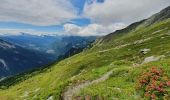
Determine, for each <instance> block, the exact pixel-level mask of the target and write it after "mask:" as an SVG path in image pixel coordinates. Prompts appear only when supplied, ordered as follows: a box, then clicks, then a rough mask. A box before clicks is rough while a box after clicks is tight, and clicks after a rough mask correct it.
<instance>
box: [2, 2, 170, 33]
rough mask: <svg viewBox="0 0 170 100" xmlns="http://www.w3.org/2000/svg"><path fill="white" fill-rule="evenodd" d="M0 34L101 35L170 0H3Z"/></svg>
mask: <svg viewBox="0 0 170 100" xmlns="http://www.w3.org/2000/svg"><path fill="white" fill-rule="evenodd" d="M0 2H1V3H0V35H20V34H21V33H23V32H24V33H28V34H32V35H76V36H101V35H106V34H109V33H111V32H114V31H115V30H119V29H122V28H124V27H126V26H127V25H129V24H131V23H133V22H136V21H139V20H142V19H145V18H148V17H149V16H151V15H153V14H155V13H157V12H159V11H160V10H162V9H163V8H165V7H167V6H170V0H0Z"/></svg>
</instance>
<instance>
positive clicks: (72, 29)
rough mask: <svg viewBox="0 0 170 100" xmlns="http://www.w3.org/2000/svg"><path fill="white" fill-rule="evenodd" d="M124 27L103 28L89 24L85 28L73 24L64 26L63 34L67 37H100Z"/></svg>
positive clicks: (117, 24)
mask: <svg viewBox="0 0 170 100" xmlns="http://www.w3.org/2000/svg"><path fill="white" fill-rule="evenodd" d="M125 26H126V25H125V24H122V23H115V24H111V25H108V26H103V25H101V24H89V25H87V26H85V27H80V26H77V25H75V24H65V25H64V30H65V33H67V34H69V35H79V36H101V35H106V34H108V33H111V32H113V31H115V30H118V29H122V28H124V27H125Z"/></svg>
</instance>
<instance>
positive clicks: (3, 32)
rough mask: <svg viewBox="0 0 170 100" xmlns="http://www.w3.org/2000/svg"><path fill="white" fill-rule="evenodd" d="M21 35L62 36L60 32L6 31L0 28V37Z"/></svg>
mask: <svg viewBox="0 0 170 100" xmlns="http://www.w3.org/2000/svg"><path fill="white" fill-rule="evenodd" d="M22 33H27V34H30V35H37V36H42V35H62V34H61V32H43V31H37V30H33V29H6V28H0V35H21V34H22Z"/></svg>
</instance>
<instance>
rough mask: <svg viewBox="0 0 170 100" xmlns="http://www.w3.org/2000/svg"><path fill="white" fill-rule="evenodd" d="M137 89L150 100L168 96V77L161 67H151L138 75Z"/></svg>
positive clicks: (169, 82)
mask: <svg viewBox="0 0 170 100" xmlns="http://www.w3.org/2000/svg"><path fill="white" fill-rule="evenodd" d="M137 89H138V90H142V95H143V96H144V97H146V98H149V99H152V100H156V99H165V98H169V96H170V91H169V90H170V79H169V78H168V77H167V75H165V74H164V71H163V69H161V68H157V67H152V68H151V69H149V70H147V71H146V72H144V73H142V75H141V76H140V77H139V80H138V84H137ZM169 99H170V98H169Z"/></svg>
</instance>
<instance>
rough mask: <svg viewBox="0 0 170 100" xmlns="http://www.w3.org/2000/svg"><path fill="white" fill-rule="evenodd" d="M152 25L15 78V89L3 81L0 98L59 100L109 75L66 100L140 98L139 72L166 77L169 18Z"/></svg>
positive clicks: (169, 68)
mask: <svg viewBox="0 0 170 100" xmlns="http://www.w3.org/2000/svg"><path fill="white" fill-rule="evenodd" d="M168 12H169V10H168ZM161 16H162V15H161ZM154 22H156V23H153V24H151V25H149V26H147V27H139V29H137V30H135V31H125V32H123V33H120V35H113V37H112V38H111V39H108V40H109V41H107V42H101V43H98V44H99V45H98V44H93V45H94V46H93V47H92V48H90V49H87V50H84V51H83V52H81V53H79V54H77V55H74V56H72V57H69V58H66V59H64V60H62V61H60V62H58V63H56V64H53V65H51V66H50V67H49V68H48V69H46V70H44V71H43V72H38V71H37V72H34V73H37V74H36V75H34V74H33V73H29V74H28V75H25V76H23V77H22V76H21V77H14V78H13V82H14V83H15V82H17V80H20V81H19V82H17V84H14V85H13V84H10V86H8V84H9V83H8V80H6V82H7V83H6V84H3V85H0V87H1V88H2V89H1V90H0V97H1V98H4V100H7V99H9V100H12V99H19V100H20V99H21V100H22V99H43V100H46V99H47V100H48V99H54V100H55V99H56V100H62V96H63V94H64V93H65V92H67V90H69V87H79V86H81V84H83V83H86V82H93V81H95V80H97V79H100V77H102V76H105V75H107V74H106V73H107V72H110V71H111V72H112V74H111V75H109V76H108V78H107V79H106V80H105V81H102V82H99V83H95V84H90V85H88V86H87V87H84V88H82V89H81V90H80V91H78V93H77V92H75V93H74V94H73V96H72V97H71V98H69V99H84V98H95V99H97V98H101V99H104V100H105V99H106V100H110V99H121V100H126V99H128V100H136V99H139V100H140V99H145V98H146V97H145V96H144V95H142V94H140V90H137V88H136V85H137V82H138V81H139V80H138V79H139V76H141V73H143V72H145V71H147V70H148V69H150V68H151V67H152V66H157V67H158V68H162V69H163V70H165V74H166V75H168V76H169V77H170V64H169V62H170V52H169V51H170V45H169V43H170V33H169V32H170V19H168V18H166V19H164V20H161V21H154ZM139 24H140V23H139ZM134 26H136V25H134ZM137 26H138V25H137ZM132 30H134V28H132ZM96 45H97V46H96ZM146 61H147V63H145V62H146ZM31 75H32V76H31ZM28 76H31V77H28ZM9 82H10V81H9ZM1 83H3V81H2V82H1ZM168 93H169V92H168ZM168 95H169V94H168Z"/></svg>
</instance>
